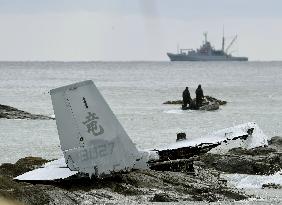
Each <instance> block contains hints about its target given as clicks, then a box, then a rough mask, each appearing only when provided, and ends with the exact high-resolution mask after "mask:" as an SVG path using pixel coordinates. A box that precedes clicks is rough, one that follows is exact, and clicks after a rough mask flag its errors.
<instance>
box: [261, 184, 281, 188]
mask: <svg viewBox="0 0 282 205" xmlns="http://www.w3.org/2000/svg"><path fill="white" fill-rule="evenodd" d="M261 188H262V189H265V188H269V189H282V186H281V185H280V184H275V183H268V184H263V185H262V187H261Z"/></svg>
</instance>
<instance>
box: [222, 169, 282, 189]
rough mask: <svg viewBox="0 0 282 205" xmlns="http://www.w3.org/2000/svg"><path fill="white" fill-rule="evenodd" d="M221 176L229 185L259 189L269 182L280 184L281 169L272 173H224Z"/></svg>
mask: <svg viewBox="0 0 282 205" xmlns="http://www.w3.org/2000/svg"><path fill="white" fill-rule="evenodd" d="M223 177H224V178H226V179H227V180H228V183H229V184H230V185H232V186H235V187H237V188H244V189H260V188H262V185H263V184H269V183H275V184H279V185H282V170H281V171H279V172H276V173H275V174H273V175H248V174H225V175H223Z"/></svg>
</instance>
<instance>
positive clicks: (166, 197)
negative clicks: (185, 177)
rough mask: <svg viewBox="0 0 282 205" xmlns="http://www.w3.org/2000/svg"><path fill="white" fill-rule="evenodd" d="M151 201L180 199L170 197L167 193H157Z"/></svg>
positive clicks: (174, 200) (175, 200)
mask: <svg viewBox="0 0 282 205" xmlns="http://www.w3.org/2000/svg"><path fill="white" fill-rule="evenodd" d="M150 201H151V202H177V201H178V200H177V199H175V198H173V197H170V196H169V195H168V194H166V193H159V194H155V195H154V197H153V198H152V199H151V200H150Z"/></svg>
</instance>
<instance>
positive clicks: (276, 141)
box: [268, 136, 282, 151]
mask: <svg viewBox="0 0 282 205" xmlns="http://www.w3.org/2000/svg"><path fill="white" fill-rule="evenodd" d="M268 144H269V145H270V146H271V147H274V148H275V149H277V150H279V151H282V137H280V136H275V137H272V138H271V139H270V140H269V141H268Z"/></svg>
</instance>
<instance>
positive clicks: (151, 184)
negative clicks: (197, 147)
mask: <svg viewBox="0 0 282 205" xmlns="http://www.w3.org/2000/svg"><path fill="white" fill-rule="evenodd" d="M269 143H270V145H269V146H265V147H257V148H253V149H249V150H246V149H241V148H235V149H231V150H230V151H229V152H228V153H227V154H211V153H205V154H200V155H199V156H197V157H195V158H194V159H193V164H194V165H193V166H194V171H193V172H191V170H189V171H187V169H184V168H183V169H181V171H178V172H172V171H156V170H143V171H140V170H135V171H132V172H129V173H119V174H116V175H115V176H112V177H110V178H105V179H93V178H92V179H89V178H77V177H73V178H70V179H67V180H63V181H56V182H32V183H26V182H18V181H14V180H13V177H15V176H17V175H19V174H21V173H24V172H26V171H29V170H33V169H35V168H37V167H39V166H41V165H42V164H44V163H46V162H47V160H45V159H42V158H37V157H26V158H23V159H20V160H19V161H17V162H16V163H15V164H9V163H6V164H2V165H1V166H0V198H1V197H4V198H8V199H13V200H17V201H20V202H23V203H25V204H93V203H120V204H124V203H147V202H189V201H190V202H192V201H206V202H213V201H234V200H243V199H248V198H249V197H251V196H248V195H247V194H245V193H244V192H243V191H242V190H238V189H236V188H231V187H228V186H227V181H226V180H225V179H223V178H221V176H220V175H221V173H242V174H265V175H269V174H272V173H274V172H276V171H278V170H281V168H282V153H281V152H280V151H279V148H281V143H282V138H281V137H275V138H272V140H270V141H269ZM188 161H189V163H190V162H191V159H189V160H188ZM188 161H187V162H188ZM181 162H182V163H183V160H182V161H181ZM183 167H185V166H183ZM280 187H281V186H279V185H275V184H268V185H264V186H263V187H262V188H276V189H277V188H280Z"/></svg>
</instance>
